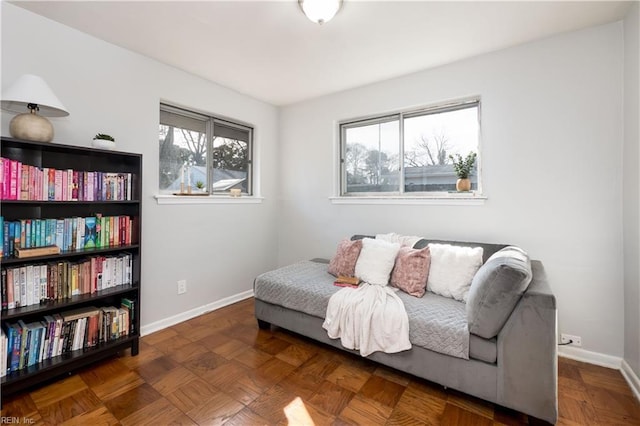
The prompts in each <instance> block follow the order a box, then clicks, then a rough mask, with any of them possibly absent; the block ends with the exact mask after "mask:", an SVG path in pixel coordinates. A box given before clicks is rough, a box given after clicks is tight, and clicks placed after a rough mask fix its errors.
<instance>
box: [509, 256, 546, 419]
mask: <svg viewBox="0 0 640 426" xmlns="http://www.w3.org/2000/svg"><path fill="white" fill-rule="evenodd" d="M531 269H532V271H533V279H532V281H531V283H530V284H529V287H528V288H527V291H526V292H525V293H524V294H523V296H522V298H521V299H520V302H518V304H517V305H516V307H515V309H514V310H513V312H512V314H511V316H510V317H509V319H508V320H507V322H506V323H505V325H504V327H503V328H502V330H501V331H500V333H499V334H498V361H497V363H498V389H497V391H498V394H497V399H498V403H499V404H504V405H506V406H509V407H512V408H515V409H517V410H519V411H522V412H524V413H527V414H530V415H533V416H534V417H538V418H540V419H543V420H546V421H548V422H551V423H555V422H556V420H557V417H558V357H557V355H558V354H557V352H558V347H557V329H556V327H557V308H556V298H555V296H554V295H553V293H552V291H551V287H550V286H549V283H548V281H547V276H546V273H545V271H544V267H543V266H542V263H540V262H539V261H535V260H534V261H531Z"/></svg>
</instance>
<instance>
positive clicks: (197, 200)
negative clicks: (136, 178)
mask: <svg viewBox="0 0 640 426" xmlns="http://www.w3.org/2000/svg"><path fill="white" fill-rule="evenodd" d="M153 198H155V199H156V202H157V203H158V204H260V203H262V200H264V198H262V197H256V196H242V197H231V196H229V195H200V196H189V195H169V194H157V195H154V196H153Z"/></svg>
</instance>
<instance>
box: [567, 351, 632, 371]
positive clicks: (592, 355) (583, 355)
mask: <svg viewBox="0 0 640 426" xmlns="http://www.w3.org/2000/svg"><path fill="white" fill-rule="evenodd" d="M558 355H559V356H562V357H565V358H569V359H575V360H576V361H582V362H587V363H589V364H595V365H599V366H601V367H607V368H614V369H616V370H620V366H621V364H622V358H620V357H617V356H611V355H605V354H601V353H599V352H591V351H587V350H585V349H580V348H575V347H569V346H560V347H558Z"/></svg>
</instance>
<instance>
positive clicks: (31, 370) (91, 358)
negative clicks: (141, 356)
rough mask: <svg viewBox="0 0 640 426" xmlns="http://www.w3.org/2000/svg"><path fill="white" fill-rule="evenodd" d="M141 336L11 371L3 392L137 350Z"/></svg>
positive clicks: (102, 344) (34, 383)
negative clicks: (128, 350) (127, 350)
mask: <svg viewBox="0 0 640 426" xmlns="http://www.w3.org/2000/svg"><path fill="white" fill-rule="evenodd" d="M139 338H140V336H139V335H138V334H134V335H131V336H128V337H123V338H120V339H117V340H114V341H111V342H107V343H101V344H100V345H98V346H96V347H94V348H88V349H79V350H76V351H71V352H65V353H64V354H62V355H60V356H56V357H53V358H49V359H47V360H46V361H43V362H41V363H40V364H38V365H33V366H31V367H27V368H25V369H22V370H19V371H16V372H13V373H9V374H8V375H7V376H5V377H2V379H1V380H0V385H1V386H2V393H3V395H6V394H13V393H16V392H19V391H22V390H25V389H27V388H30V387H33V386H37V385H38V384H40V383H42V382H44V381H46V380H50V379H52V378H56V377H58V376H60V375H63V374H66V373H69V372H70V371H74V370H77V369H79V368H81V367H84V366H87V365H89V364H92V363H94V362H96V361H99V360H101V359H103V358H106V357H109V356H112V355H113V354H114V353H118V352H121V351H124V350H126V349H128V348H132V347H134V346H135V348H136V351H137V348H138V340H139ZM132 352H133V349H132Z"/></svg>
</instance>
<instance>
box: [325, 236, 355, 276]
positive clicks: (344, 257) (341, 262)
mask: <svg viewBox="0 0 640 426" xmlns="http://www.w3.org/2000/svg"><path fill="white" fill-rule="evenodd" d="M360 250H362V240H355V241H351V240H342V241H340V243H339V244H338V249H337V250H336V255H335V256H333V259H331V262H329V273H330V274H331V275H335V276H336V277H337V276H344V277H353V276H355V271H356V262H357V260H358V256H360Z"/></svg>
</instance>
